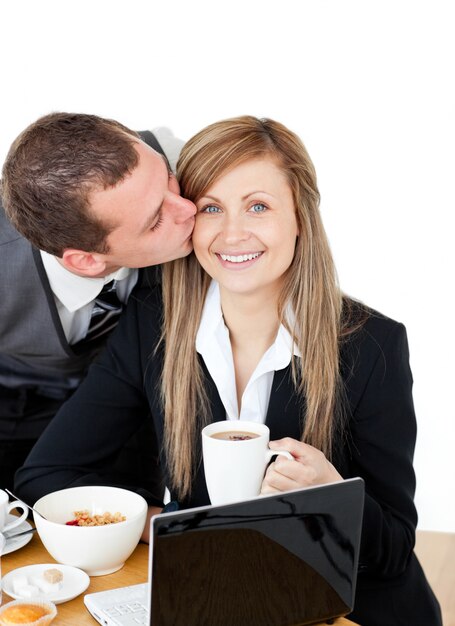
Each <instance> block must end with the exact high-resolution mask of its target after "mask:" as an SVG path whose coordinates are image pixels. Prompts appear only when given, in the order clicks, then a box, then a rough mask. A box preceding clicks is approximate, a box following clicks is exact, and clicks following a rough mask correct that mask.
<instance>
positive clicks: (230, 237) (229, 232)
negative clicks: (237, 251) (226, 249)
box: [222, 217, 251, 244]
mask: <svg viewBox="0 0 455 626" xmlns="http://www.w3.org/2000/svg"><path fill="white" fill-rule="evenodd" d="M222 236H223V239H224V241H225V242H226V243H227V244H233V243H235V242H237V241H245V240H247V239H249V237H250V236H251V233H250V231H249V230H247V228H246V227H245V223H244V220H243V219H242V218H241V217H236V218H228V219H226V220H224V223H223V229H222Z"/></svg>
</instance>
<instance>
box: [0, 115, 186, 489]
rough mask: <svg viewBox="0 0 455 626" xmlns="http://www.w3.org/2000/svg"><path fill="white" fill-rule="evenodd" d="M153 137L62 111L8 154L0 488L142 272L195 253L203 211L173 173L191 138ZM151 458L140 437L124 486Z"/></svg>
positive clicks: (124, 471)
mask: <svg viewBox="0 0 455 626" xmlns="http://www.w3.org/2000/svg"><path fill="white" fill-rule="evenodd" d="M143 135H144V137H145V139H146V140H147V141H148V142H149V143H151V145H152V146H153V147H151V146H149V145H147V143H145V142H144V141H142V140H141V137H140V136H139V135H138V134H137V133H135V132H134V131H131V130H130V129H128V128H126V127H125V126H122V125H121V124H119V123H117V122H115V121H112V120H106V119H103V118H100V117H97V116H94V115H83V114H68V113H54V114H50V115H47V116H45V117H43V118H40V119H39V120H37V121H36V122H35V123H33V124H32V125H31V126H29V127H28V128H27V129H25V130H24V131H23V132H22V133H21V134H20V135H19V137H18V138H17V139H16V140H15V142H14V143H13V144H12V146H11V148H10V151H9V153H8V155H7V158H6V161H5V163H4V166H3V171H2V188H1V191H2V199H3V205H4V208H5V213H6V216H7V217H8V218H9V220H10V221H11V223H10V222H9V221H8V220H7V219H6V217H5V214H4V211H3V208H2V207H1V206H0V264H1V268H2V269H1V278H0V302H1V305H0V307H1V308H0V470H1V471H0V487H3V488H4V487H9V488H12V487H13V477H14V472H15V470H16V469H17V468H18V467H19V466H20V465H22V463H23V461H24V459H25V458H26V456H27V455H28V452H29V451H30V449H31V448H32V446H33V445H34V443H35V442H36V440H37V439H38V437H39V436H40V434H41V433H42V431H43V430H44V428H45V427H46V426H47V424H48V423H49V422H50V420H51V419H52V417H53V416H54V415H55V413H56V412H57V410H58V409H59V407H60V405H61V404H62V403H63V402H64V401H65V400H66V399H67V398H68V397H69V396H70V395H71V394H72V393H73V392H74V390H75V389H76V388H77V387H78V385H79V384H80V382H81V380H82V378H83V377H84V376H85V374H86V371H87V368H88V366H89V365H90V363H91V361H92V360H93V359H94V358H95V356H96V354H97V353H98V352H99V350H100V347H101V346H102V345H103V344H104V343H105V340H106V338H107V336H108V334H109V333H110V332H111V331H112V330H113V328H114V326H115V324H116V322H117V318H118V315H119V313H120V311H121V309H122V306H123V304H124V303H125V302H126V300H127V299H128V297H129V295H130V293H131V290H132V289H133V287H134V285H135V284H136V283H137V282H138V281H139V282H141V283H142V284H144V283H147V282H150V281H153V280H154V273H153V272H151V271H150V270H143V271H141V272H139V273H138V271H137V269H133V268H146V267H149V266H154V265H156V264H159V263H163V262H166V261H169V260H171V259H174V258H178V257H182V256H185V255H187V254H189V252H190V251H191V249H192V244H191V233H192V230H193V225H194V214H195V207H194V205H193V204H192V203H191V202H189V201H188V200H185V199H183V198H181V197H180V194H179V186H178V183H177V181H176V179H175V177H174V175H173V173H172V169H171V166H175V162H176V160H177V158H178V153H179V150H180V148H181V146H182V142H180V141H178V140H177V139H176V138H174V137H173V136H172V134H171V133H169V131H166V129H158V130H157V131H155V135H153V134H152V133H147V132H146V133H144V134H143ZM160 144H161V145H160ZM154 148H155V149H154ZM102 290H103V293H100V292H101V291H102ZM95 301H96V302H95ZM146 439H147V438H146V437H142V440H144V441H145V440H146ZM138 441H140V437H139V439H138ZM141 454H142V455H144V454H147V455H150V459H149V463H148V464H149V465H150V464H153V462H156V451H155V453H154V455H155V456H154V455H153V453H151V447H150V445H149V443H148V444H147V446H145V445H144V446H143V447H142V449H141V447H140V444H138V443H137V442H136V443H131V444H130V445H129V446H126V448H125V454H124V458H123V459H120V460H119V461H117V465H114V467H112V468H109V471H111V472H112V473H118V474H119V476H120V478H119V482H120V483H121V482H122V481H123V480H124V479H125V476H126V475H128V474H130V473H134V472H137V471H139V468H140V467H143V466H144V463H143V462H142V461H141ZM153 459H155V461H153ZM113 464H114V460H113ZM136 467H137V469H136ZM151 475H153V476H155V475H156V472H151ZM155 488H157V486H156V485H155ZM159 488H161V487H159Z"/></svg>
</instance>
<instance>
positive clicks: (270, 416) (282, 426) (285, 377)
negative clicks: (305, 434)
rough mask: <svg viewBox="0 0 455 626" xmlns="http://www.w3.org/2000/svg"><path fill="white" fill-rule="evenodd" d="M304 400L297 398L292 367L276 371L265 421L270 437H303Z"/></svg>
mask: <svg viewBox="0 0 455 626" xmlns="http://www.w3.org/2000/svg"><path fill="white" fill-rule="evenodd" d="M303 408H304V402H303V401H302V400H299V399H298V398H297V394H296V393H295V389H294V385H293V383H292V378H291V367H290V366H289V367H286V368H285V369H283V370H279V371H277V372H275V374H274V377H273V383H272V390H271V393H270V401H269V406H268V409H267V417H266V420H265V423H266V424H267V426H268V427H269V428H270V439H282V438H283V437H293V438H294V439H300V437H301V415H302V413H303Z"/></svg>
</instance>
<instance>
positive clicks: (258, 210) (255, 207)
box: [250, 202, 267, 213]
mask: <svg viewBox="0 0 455 626" xmlns="http://www.w3.org/2000/svg"><path fill="white" fill-rule="evenodd" d="M266 210H267V207H266V206H265V204H262V203H261V202H256V204H253V206H252V207H251V209H250V211H253V213H263V212H264V211H266Z"/></svg>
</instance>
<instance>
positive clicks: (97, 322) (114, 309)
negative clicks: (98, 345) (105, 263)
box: [85, 280, 123, 341]
mask: <svg viewBox="0 0 455 626" xmlns="http://www.w3.org/2000/svg"><path fill="white" fill-rule="evenodd" d="M116 282H117V281H115V280H111V281H110V282H109V283H106V284H105V285H104V287H103V288H102V290H101V291H100V293H99V295H98V297H97V298H95V304H94V306H93V310H92V316H91V318H90V325H89V328H88V331H87V335H86V336H85V341H92V340H94V339H98V337H101V336H102V335H105V334H106V333H108V332H110V331H111V330H112V329H113V328H114V327H115V326H116V325H117V322H118V318H119V315H120V313H121V312H122V309H123V304H122V302H120V300H119V299H118V297H117V292H116V289H115V287H116Z"/></svg>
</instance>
